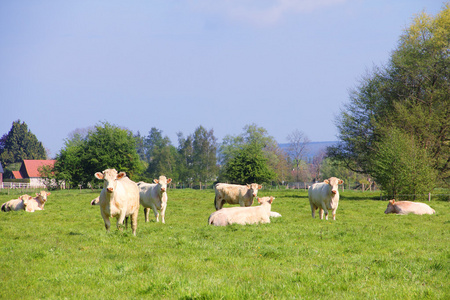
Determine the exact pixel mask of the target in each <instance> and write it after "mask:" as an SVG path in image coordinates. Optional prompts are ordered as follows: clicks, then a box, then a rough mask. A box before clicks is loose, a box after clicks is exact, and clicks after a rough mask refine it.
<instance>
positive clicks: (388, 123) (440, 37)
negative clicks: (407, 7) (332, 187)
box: [328, 3, 450, 190]
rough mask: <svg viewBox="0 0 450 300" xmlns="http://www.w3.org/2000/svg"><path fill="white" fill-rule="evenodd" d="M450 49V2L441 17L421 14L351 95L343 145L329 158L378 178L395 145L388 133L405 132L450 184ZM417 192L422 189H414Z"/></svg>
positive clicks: (342, 128) (342, 129) (342, 126)
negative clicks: (389, 147) (387, 149)
mask: <svg viewBox="0 0 450 300" xmlns="http://www.w3.org/2000/svg"><path fill="white" fill-rule="evenodd" d="M449 48H450V4H449V3H447V4H445V5H444V8H443V10H442V11H441V12H440V13H438V14H437V15H436V17H432V16H429V15H427V14H425V13H422V14H420V15H418V16H417V17H416V18H415V19H414V21H413V22H412V24H411V26H410V27H409V28H407V29H406V30H405V31H404V33H403V34H402V36H401V37H400V40H399V45H398V47H397V49H396V50H395V51H394V52H393V53H392V55H391V59H390V61H389V63H388V64H387V65H386V67H384V68H375V69H374V71H373V72H372V74H369V75H368V76H366V77H365V78H363V79H362V81H361V84H360V86H359V87H358V88H357V89H356V90H354V91H352V93H351V94H350V103H349V104H347V105H346V106H345V110H343V111H342V114H341V116H340V117H339V118H338V119H337V126H338V129H339V138H340V140H341V142H340V144H339V145H338V146H337V147H333V148H330V149H329V151H328V155H329V156H330V157H332V158H333V159H336V160H339V161H341V162H343V163H345V165H346V166H347V167H349V168H350V169H351V170H354V171H358V172H361V173H367V174H370V175H374V174H376V172H379V170H380V169H379V168H380V166H379V162H378V159H380V157H381V156H380V154H379V151H381V149H384V148H383V147H382V145H385V144H389V141H390V136H389V135H388V134H386V132H388V131H389V130H393V129H401V132H403V135H405V136H413V137H414V141H415V142H414V144H415V147H418V148H420V149H423V151H425V152H426V153H427V155H426V156H424V155H419V156H418V157H420V158H421V159H425V160H426V161H425V162H424V164H426V165H429V161H428V160H431V166H432V168H433V169H434V170H436V171H437V179H438V180H439V182H440V183H441V184H443V183H445V182H446V183H447V184H448V183H449V178H450V143H449V141H450V80H449V78H450V56H449V55H448V49H449ZM404 144H407V143H406V142H404ZM396 146H398V147H399V146H400V145H396ZM414 149H415V148H414ZM388 153H389V152H384V153H383V155H387V154H388ZM394 154H395V153H391V155H394ZM426 157H428V158H426ZM403 166H404V167H406V165H403ZM405 174H406V175H408V174H409V173H408V172H405ZM408 176H411V177H412V176H413V175H411V174H410V175H408ZM432 178H433V176H432V177H430V178H424V180H433V179H432ZM406 182H414V181H411V180H403V181H402V183H401V184H405V185H406ZM415 182H416V184H422V183H419V182H418V181H415ZM385 185H386V184H385ZM425 186H427V187H428V188H430V187H431V186H433V184H431V183H429V182H428V183H427V184H426V185H425ZM411 189H412V190H422V188H417V189H416V188H412V187H409V190H411Z"/></svg>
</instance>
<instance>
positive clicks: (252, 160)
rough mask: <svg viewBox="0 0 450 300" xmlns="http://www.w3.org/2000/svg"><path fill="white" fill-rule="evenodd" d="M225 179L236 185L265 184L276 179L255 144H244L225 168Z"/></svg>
mask: <svg viewBox="0 0 450 300" xmlns="http://www.w3.org/2000/svg"><path fill="white" fill-rule="evenodd" d="M224 176H225V178H226V179H227V180H228V181H230V182H232V183H237V184H247V183H253V182H254V183H267V182H270V181H271V180H273V179H275V178H276V174H275V172H274V171H273V170H271V169H269V167H268V166H267V158H266V157H265V155H264V153H263V150H262V149H261V147H260V145H259V144H257V143H250V144H246V145H244V146H243V147H242V150H240V151H239V152H238V153H237V155H236V156H235V157H234V158H232V159H231V160H229V161H228V162H227V164H226V166H225V172H224Z"/></svg>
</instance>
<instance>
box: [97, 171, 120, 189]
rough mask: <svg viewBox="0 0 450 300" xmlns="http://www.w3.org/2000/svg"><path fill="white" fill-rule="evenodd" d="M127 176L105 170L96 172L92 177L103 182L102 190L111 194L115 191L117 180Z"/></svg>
mask: <svg viewBox="0 0 450 300" xmlns="http://www.w3.org/2000/svg"><path fill="white" fill-rule="evenodd" d="M126 175H127V174H126V173H125V172H120V173H118V174H117V171H116V169H106V170H104V171H103V172H97V173H95V174H94V176H95V177H96V178H97V179H100V180H103V181H104V182H103V188H104V189H106V192H108V193H112V192H114V190H115V189H116V185H117V180H119V179H121V178H123V177H125V176H126Z"/></svg>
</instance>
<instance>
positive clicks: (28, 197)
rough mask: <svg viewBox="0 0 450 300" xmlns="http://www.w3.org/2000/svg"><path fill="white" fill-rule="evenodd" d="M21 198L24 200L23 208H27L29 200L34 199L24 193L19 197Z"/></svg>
mask: <svg viewBox="0 0 450 300" xmlns="http://www.w3.org/2000/svg"><path fill="white" fill-rule="evenodd" d="M19 199H20V200H22V202H23V209H24V210H25V209H26V208H27V204H28V200H30V199H33V197H31V196H30V195H27V194H25V195H22V196H20V197H19Z"/></svg>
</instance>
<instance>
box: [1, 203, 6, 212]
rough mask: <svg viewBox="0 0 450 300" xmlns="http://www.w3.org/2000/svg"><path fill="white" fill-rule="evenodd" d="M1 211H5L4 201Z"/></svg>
mask: <svg viewBox="0 0 450 300" xmlns="http://www.w3.org/2000/svg"><path fill="white" fill-rule="evenodd" d="M2 211H6V203H3V205H2Z"/></svg>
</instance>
